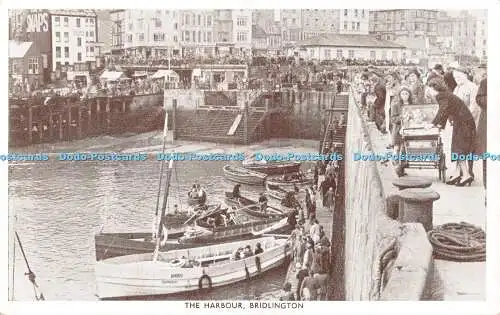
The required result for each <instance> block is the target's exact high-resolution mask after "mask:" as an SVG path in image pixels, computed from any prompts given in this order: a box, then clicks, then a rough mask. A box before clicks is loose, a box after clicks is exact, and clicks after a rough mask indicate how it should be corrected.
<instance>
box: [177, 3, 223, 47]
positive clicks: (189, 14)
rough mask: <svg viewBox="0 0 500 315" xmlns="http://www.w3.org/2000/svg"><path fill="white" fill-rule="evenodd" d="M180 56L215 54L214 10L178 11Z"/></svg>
mask: <svg viewBox="0 0 500 315" xmlns="http://www.w3.org/2000/svg"><path fill="white" fill-rule="evenodd" d="M178 14H179V36H180V37H179V39H180V43H181V49H182V56H194V55H213V54H215V47H216V44H215V43H216V38H215V37H214V31H215V16H216V15H215V10H181V11H179V13H178Z"/></svg>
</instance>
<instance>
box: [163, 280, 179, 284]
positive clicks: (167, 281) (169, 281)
mask: <svg viewBox="0 0 500 315" xmlns="http://www.w3.org/2000/svg"><path fill="white" fill-rule="evenodd" d="M161 283H164V284H167V283H169V284H171V283H177V281H175V280H161Z"/></svg>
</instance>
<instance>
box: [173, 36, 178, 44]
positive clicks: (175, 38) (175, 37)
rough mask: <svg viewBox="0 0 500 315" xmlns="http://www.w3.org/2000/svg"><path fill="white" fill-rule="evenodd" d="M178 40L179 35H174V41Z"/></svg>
mask: <svg viewBox="0 0 500 315" xmlns="http://www.w3.org/2000/svg"><path fill="white" fill-rule="evenodd" d="M177 41H178V38H177V35H174V42H176V43H177Z"/></svg>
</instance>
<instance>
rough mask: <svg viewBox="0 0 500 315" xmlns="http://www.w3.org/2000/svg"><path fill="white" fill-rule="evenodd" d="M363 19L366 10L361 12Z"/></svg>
mask: <svg viewBox="0 0 500 315" xmlns="http://www.w3.org/2000/svg"><path fill="white" fill-rule="evenodd" d="M361 17H363V18H364V17H365V10H361Z"/></svg>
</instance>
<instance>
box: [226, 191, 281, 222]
mask: <svg viewBox="0 0 500 315" xmlns="http://www.w3.org/2000/svg"><path fill="white" fill-rule="evenodd" d="M225 202H226V203H227V204H228V205H232V206H236V207H238V208H237V209H238V210H241V211H243V212H245V213H247V214H249V215H251V216H252V217H255V218H273V217H276V216H284V213H283V211H281V210H279V209H276V208H273V207H269V206H268V207H267V211H266V212H262V210H261V207H260V205H259V203H258V202H257V201H254V200H251V199H248V198H245V197H238V198H235V197H234V196H233V193H232V192H227V191H226V198H225Z"/></svg>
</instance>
